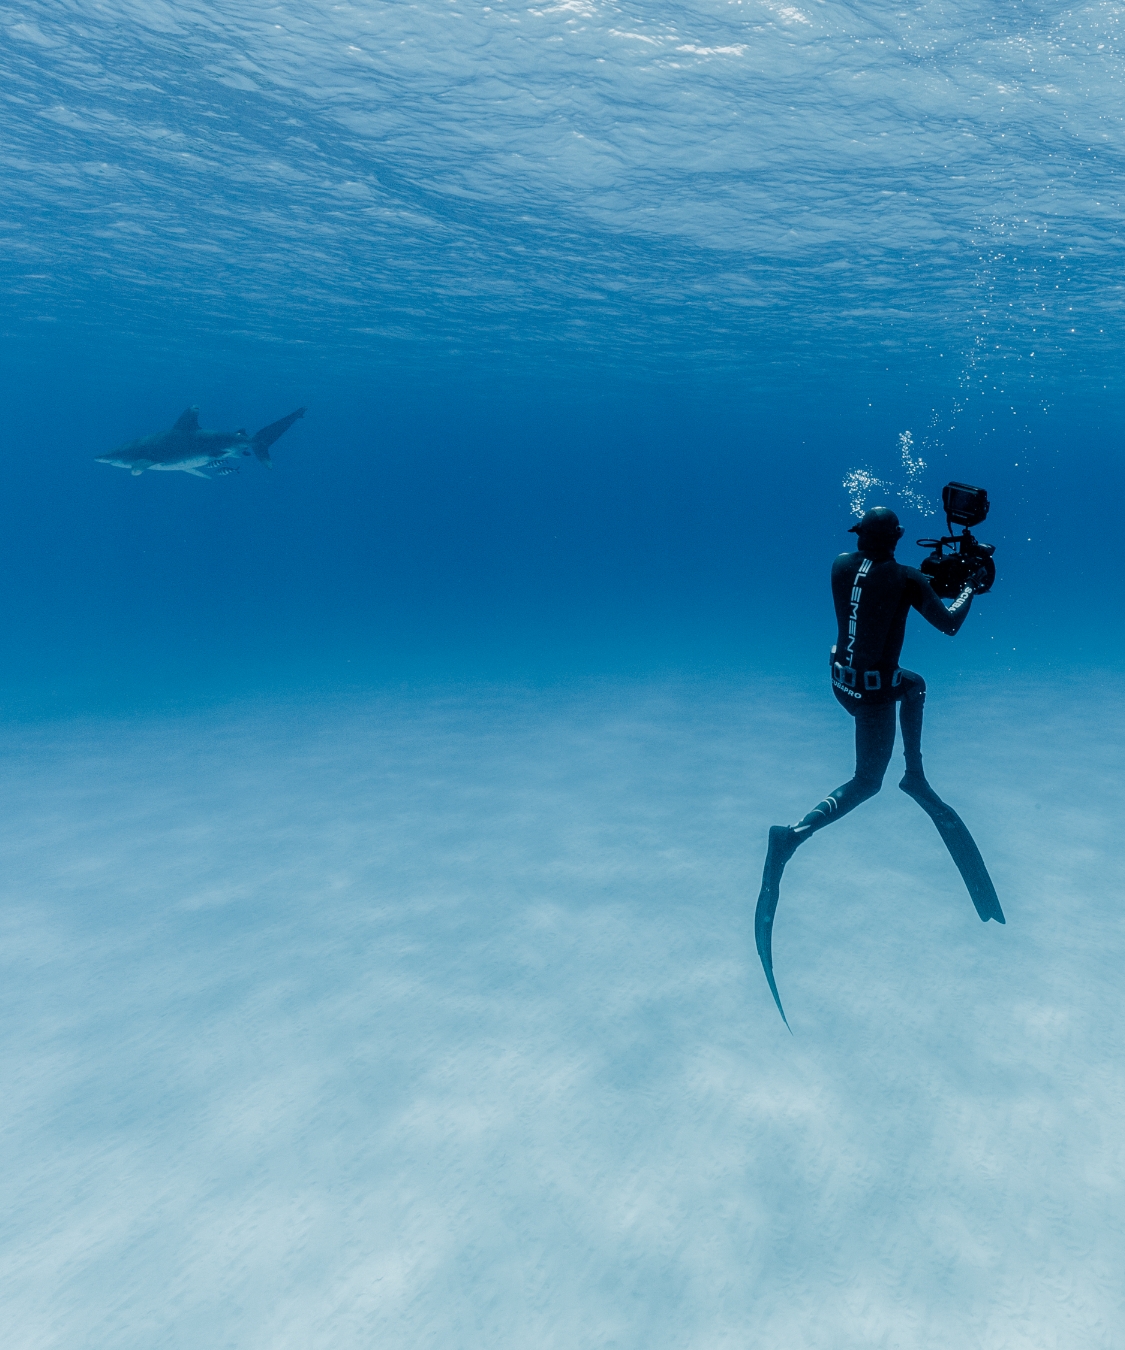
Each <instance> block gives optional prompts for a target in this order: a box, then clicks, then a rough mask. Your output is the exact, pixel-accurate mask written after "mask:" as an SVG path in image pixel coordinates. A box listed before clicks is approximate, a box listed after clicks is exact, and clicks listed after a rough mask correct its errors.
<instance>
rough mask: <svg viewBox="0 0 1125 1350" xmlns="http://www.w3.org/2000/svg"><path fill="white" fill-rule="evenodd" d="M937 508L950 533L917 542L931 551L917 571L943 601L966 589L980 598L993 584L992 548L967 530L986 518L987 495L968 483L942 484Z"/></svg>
mask: <svg viewBox="0 0 1125 1350" xmlns="http://www.w3.org/2000/svg"><path fill="white" fill-rule="evenodd" d="M941 504H942V506H944V507H945V521H946V526H947V528H948V529H949V531H950V533H949V534H947V535H943V536H942V538H941V539H919V540H918V544H919V545H920V547H922V548H929V549H932V550H933V552H932V553H930V554H929V556H928V557H926V558H923V559H922V563H921V570H922V571H923V572H924V573H925V574H926V576H928V577H929V578H930V585H931V586H933V588H934V590H935V591H936V592H937V593H938V595H940V596H942V597H944V598H945V599H947V600H952V599H955V598H956V597H957V596H958V595H960V594H961V592H962V591H963V590H964V589H965V587H966V586H971V587H972V590H973V594H974V595H984V594H985V592H986V591H990V590H991V589H992V584H993V582H994V581H995V580H996V564H995V563H994V562H993V561H992V555H993V554H994V553H995V552H996V546H995V545H994V544H982V543H980V542H979V541H978V540H977V539H976V538H975V537H974V536H973V535H972V534H971V533H970V532H969V526H970V525H979V524H980V523H981V521H982V520H984V519H985V517H986V516H987V515H988V505H989V503H988V493H987V491H986V490H985V489H984V488H978V487H972V486H971V485H970V484H969V483H946V485H945V487H943V488H942V490H941ZM954 525H960V526H962V530H961V533H960V534H954V533H953V532H952V531H953V527H954ZM946 549H949V550H950V552H948V553H946V551H945V550H946Z"/></svg>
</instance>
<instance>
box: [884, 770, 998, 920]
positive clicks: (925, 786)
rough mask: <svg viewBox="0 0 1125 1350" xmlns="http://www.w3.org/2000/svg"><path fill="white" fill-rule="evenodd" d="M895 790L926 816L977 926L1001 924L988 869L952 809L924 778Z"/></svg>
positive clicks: (908, 780) (906, 780) (907, 779)
mask: <svg viewBox="0 0 1125 1350" xmlns="http://www.w3.org/2000/svg"><path fill="white" fill-rule="evenodd" d="M899 787H900V788H901V789H902V790H903V792H905V793H906V795H907V796H908V797H913V798H914V800H915V801H916V802H917V803H918V805H919V806H920V807H921V808H922V810H923V811H925V813H926V815H928V816H929V818H930V819H931V820H932V821H933V822H934V824H935V825H936V826H937V831H938V834H940V835H941V838H942V843H943V844H944V845H945V847H946V848H947V849H948V850H949V856H950V857H951V858H952V859H953V861H954V862H955V863H956V864H957V870H958V872H960V873H961V880H962V881H963V882H964V883H965V889H966V890H967V891H968V892H969V898H970V899H971V900H972V902H973V904H974V905H975V906H976V910H977V913H978V914H979V915H980V920H981V923H987V922H988V921H989V919H995V920H996V922H997V923H1004V922H1005V919H1004V911H1003V910H1002V909H1001V908H1000V900H999V898H998V897H997V895H996V887H995V886H993V884H992V878H991V877H990V876H989V875H988V868H987V867H985V865H984V859H983V858H982V857H981V856H980V849H979V848H977V846H976V841H975V840H974V839H973V836H972V835H971V834H970V833H969V831H968V827H967V826H966V825H965V822H964V821H963V820H962V819H961V817H960V816H959V815H958V814H957V812H956V811H954V809H953V807H952V806H949V805H948V804H947V803H945V802H943V801H942V799H941V798H940V797H939V796H938V795H937V793H936V792H935V791H934V790H933V788H932V787H930V785H929V783H927V782H926V780H925V779H924V778H913V777H911V776H910V775H909V774H907V776H906V777H905V778H903V780H902V782H901V783H899Z"/></svg>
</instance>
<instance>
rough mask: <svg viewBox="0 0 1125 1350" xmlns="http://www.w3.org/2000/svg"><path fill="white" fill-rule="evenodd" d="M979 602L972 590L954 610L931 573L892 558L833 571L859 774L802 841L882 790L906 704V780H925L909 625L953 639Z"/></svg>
mask: <svg viewBox="0 0 1125 1350" xmlns="http://www.w3.org/2000/svg"><path fill="white" fill-rule="evenodd" d="M972 598H973V597H972V592H971V590H969V589H966V590H965V591H964V592H963V593H962V594H961V595H959V596H958V597H957V599H956V600H955V601H954V602H953V604H952V605H951V606H950V607H949V608H948V609H947V608H946V606H945V605H943V604H942V603H941V601H940V600H939V599H938V597H937V595H936V593H935V592H934V588H933V587H932V586H931V585H930V582H929V578H928V577H927V576H926V575H925V573H923V572H919V571H918V569H917V568H916V567H905V566H903V564H902V563H898V562H895V560H894V555H893V554H892V553H891V552H890V551H881V552H872V553H864V552H861V553H841V554H840V556H839V557H838V558H837V559H836V561H835V562H834V563H833V564H832V599H833V601H834V603H835V606H836V626H837V630H838V631H837V637H836V645H835V646H834V647H833V648H832V655H831V658H830V659H831V675H832V692H833V693H834V694H835V695H836V698H837V699H838V701H839V702H840V704H841V706H842V707H844V708H846V709H847V710H848V712H849V713H851V714H852V716H853V717H854V718H855V720H856V721H855V774H854V776H853V777H852V778H851V779H850V781H849V782H847V783H845V784H844V785H843V786H842V787H838V788H837V789H836V791H835V792H833V793H831V794H830V795H829V796H828V797H826V798H825V799H824V801H822V802H820V803H819V804H818V805H817V806H816V807H814V808H813V810H812V811H810V812H809V814H808V815H807V816H805V818H804V819H803V820H802V821H801V822H800V823H799V824H798V825H797V827H796V828H797V829H798V830H799V831H800V832H801V835H802V836H806V835H807V834H809V833H811V832H812V831H813V830H817V829H819V828H820V827H821V826H822V825H828V824H829V823H830V822H831V821H833V820H838V819H839V817H840V816H843V815H846V814H847V813H848V812H849V811H851V810H853V809H854V808H855V807H857V806H858V805H859V804H860V802H864V801H866V800H867V799H868V798H869V797H873V796H874V795H875V793H876V792H878V791H879V789H880V788H881V787H882V785H883V775H884V774H885V773H886V771H887V765H888V764H889V763H890V762H891V752H892V751H893V750H894V744H895V707H894V705H895V704H896V703H900V704H901V710H900V714H899V720H900V722H901V725H902V742H903V751H904V753H905V756H906V772H907V774H908V775H911V774H913V775H916V776H917V777H918V778H922V776H923V775H922V710H923V707H924V705H925V701H926V682H925V680H924V679H922V677H921V675H916V674H915V673H914V672H913V671H911V670H903V669H901V667H900V666H899V664H898V658H899V653H900V652H901V651H902V643H903V639H904V638H905V636H906V618H907V615H908V614H909V613H910V611H911V609H916V610H917V611H918V613H919V614H921V615H922V617H923V618H924V619H926V620H927V622H929V623H932V624H933V626H934V627H935V628H937V629H940V630H941V632H943V633H948V634H949V636H950V637H952V636H953V634H954V633H956V632H957V630H958V629H959V628H960V627H961V625H962V624H963V623H964V622H965V619H966V617H967V615H968V613H969V606H970V604H971V603H972Z"/></svg>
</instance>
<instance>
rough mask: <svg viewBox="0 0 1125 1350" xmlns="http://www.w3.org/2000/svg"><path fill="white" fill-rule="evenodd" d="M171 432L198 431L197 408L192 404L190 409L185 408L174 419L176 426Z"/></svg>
mask: <svg viewBox="0 0 1125 1350" xmlns="http://www.w3.org/2000/svg"><path fill="white" fill-rule="evenodd" d="M172 430H173V431H198V430H199V407H198V405H196V404H192V406H191V407H190V408H185V409H184V410H183V412H182V413H180V415H179V417H177V418H176V425H175V426H174V427H173V428H172Z"/></svg>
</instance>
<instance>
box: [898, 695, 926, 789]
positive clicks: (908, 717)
mask: <svg viewBox="0 0 1125 1350" xmlns="http://www.w3.org/2000/svg"><path fill="white" fill-rule="evenodd" d="M901 688H902V698H901V700H900V702H899V706H898V720H899V726H901V728H902V753H903V755H904V757H905V759H906V775H905V777H904V778H903V780H902V783H906V782H908V781H909V780H914V781H916V782H918V783H924V782H925V781H926V774H925V771H924V770H923V768H922V716H923V713H924V712H925V708H926V681H925V680H924V679H923V678H922V677H921V675H915V674H914V672H913V671H912V670H904V671H902V682H901ZM902 783H900V784H899V786H900V787H902ZM904 790H905V789H904Z"/></svg>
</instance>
